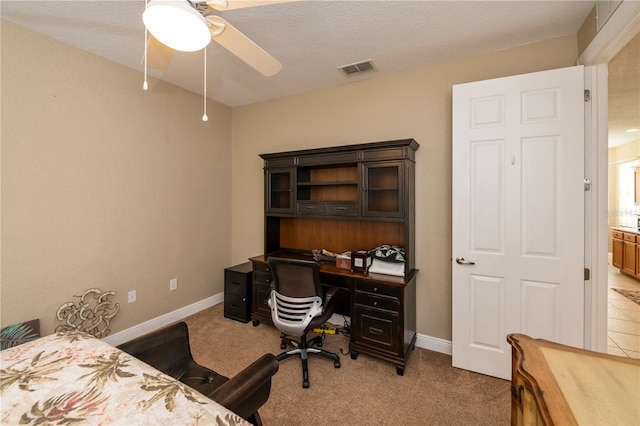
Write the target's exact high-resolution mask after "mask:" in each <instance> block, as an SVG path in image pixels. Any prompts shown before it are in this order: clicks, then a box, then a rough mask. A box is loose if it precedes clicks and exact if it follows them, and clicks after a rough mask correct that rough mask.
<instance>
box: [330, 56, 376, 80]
mask: <svg viewBox="0 0 640 426" xmlns="http://www.w3.org/2000/svg"><path fill="white" fill-rule="evenodd" d="M338 69H339V70H340V71H342V72H343V73H344V75H346V76H351V75H355V74H361V73H363V72H367V71H375V69H376V67H375V66H374V65H373V61H372V60H371V59H367V60H366V61H362V62H358V63H355V64H349V65H343V66H341V67H338Z"/></svg>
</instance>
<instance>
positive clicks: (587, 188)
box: [584, 178, 591, 191]
mask: <svg viewBox="0 0 640 426" xmlns="http://www.w3.org/2000/svg"><path fill="white" fill-rule="evenodd" d="M584 190H585V191H591V179H589V178H584Z"/></svg>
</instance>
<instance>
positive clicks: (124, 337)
mask: <svg viewBox="0 0 640 426" xmlns="http://www.w3.org/2000/svg"><path fill="white" fill-rule="evenodd" d="M222 302H224V293H218V294H215V295H213V296H211V297H207V298H206V299H203V300H200V301H198V302H195V303H192V304H191V305H187V306H184V307H182V308H180V309H176V310H175V311H172V312H169V313H166V314H164V315H160V316H159V317H156V318H153V319H150V320H149V321H145V322H143V323H141V324H138V325H134V326H133V327H131V328H127V329H126V330H122V331H119V332H117V333H115V334H112V335H111V336H107V337H105V338H104V339H102V340H103V341H105V342H106V343H108V344H110V345H113V346H118V345H121V344H123V343H124V342H128V341H129V340H132V339H135V338H136V337H140V336H143V335H145V334H147V333H151V332H152V331H154V330H157V329H159V328H162V327H164V326H167V325H169V324H173V323H174V322H176V321H180V320H181V319H183V318H186V317H188V316H189V315H193V314H195V313H197V312H200V311H202V310H203V309H207V308H210V307H212V306H215V305H217V304H219V303H222Z"/></svg>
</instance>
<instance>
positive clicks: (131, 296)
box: [128, 290, 136, 303]
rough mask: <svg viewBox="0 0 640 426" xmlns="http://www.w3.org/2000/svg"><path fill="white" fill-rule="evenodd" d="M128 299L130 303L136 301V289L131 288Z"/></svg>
mask: <svg viewBox="0 0 640 426" xmlns="http://www.w3.org/2000/svg"><path fill="white" fill-rule="evenodd" d="M128 301H129V303H133V302H135V301H136V291H135V290H131V291H130V292H129V295H128Z"/></svg>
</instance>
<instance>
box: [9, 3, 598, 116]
mask: <svg viewBox="0 0 640 426" xmlns="http://www.w3.org/2000/svg"><path fill="white" fill-rule="evenodd" d="M231 1H234V0H231ZM240 1H242V0H240ZM594 4H595V2H594V1H550V2H544V1H496V2H489V1H466V2H465V1H397V0H396V1H297V2H292V3H282V4H273V5H267V6H261V7H253V8H245V9H237V10H230V11H227V12H221V13H220V14H221V15H222V16H223V17H224V18H225V19H226V20H227V21H229V22H230V23H231V24H232V25H234V26H235V27H236V28H238V29H239V30H241V31H243V32H244V33H245V34H246V35H248V36H249V37H250V38H251V39H253V40H254V41H255V42H256V43H258V44H259V45H260V46H261V47H262V48H264V49H265V50H266V51H267V52H269V53H270V54H271V55H272V56H274V57H275V58H276V59H278V60H279V61H280V62H281V63H282V64H283V70H282V71H281V72H280V73H279V74H277V75H276V76H274V77H263V76H262V75H260V74H258V73H257V72H256V71H254V70H253V69H252V68H250V67H249V66H247V65H246V64H245V63H244V62H242V61H240V60H239V59H237V58H236V57H235V56H234V55H233V54H231V53H229V52H228V51H227V50H225V49H224V48H223V47H221V46H219V45H218V44H217V43H215V42H212V43H211V44H210V45H209V48H208V51H207V56H208V61H207V68H208V76H207V89H208V95H209V97H210V98H212V99H214V100H217V101H219V102H222V103H224V104H226V105H229V106H238V105H244V104H249V103H254V102H259V101H263V100H267V99H273V98H277V97H282V96H286V95H291V94H295V93H302V92H307V91H310V90H314V89H319V88H323V87H329V86H335V85H339V84H345V83H347V82H351V81H353V80H354V79H362V78H370V77H373V76H375V75H380V74H382V73H391V72H397V71H401V70H405V69H409V68H415V67H419V66H423V65H427V64H431V63H436V62H440V61H444V60H447V59H452V58H459V57H464V56H469V55H475V54H480V53H485V52H491V51H496V50H500V49H505V48H508V47H511V46H516V45H520V44H525V43H530V42H534V41H539V40H543V39H547V38H552V37H558V36H561V35H565V34H572V33H575V32H577V30H578V29H579V28H580V26H581V25H582V22H583V21H584V19H585V17H586V16H587V15H588V14H589V12H590V11H591V9H592V8H593V6H594ZM0 5H1V6H0V7H1V9H0V13H1V14H2V18H3V19H7V20H9V21H12V22H14V23H17V24H19V25H22V26H24V27H26V28H29V29H31V30H34V31H36V32H40V33H43V34H47V35H49V36H51V37H53V38H56V39H58V40H61V41H63V42H65V43H68V44H71V45H73V46H76V47H79V48H81V49H84V50H87V51H90V52H93V53H95V54H97V55H100V56H103V57H105V58H108V59H110V60H112V61H115V62H118V63H121V64H123V65H126V66H127V67H130V68H134V69H136V70H141V65H140V63H141V57H142V53H143V47H144V26H143V24H142V19H141V16H142V12H143V10H144V7H145V2H144V0H135V1H46V0H45V1H37V2H36V1H24V0H23V1H11V0H2V1H1V2H0ZM366 59H372V60H373V62H374V63H375V65H376V68H377V71H375V72H374V73H370V74H364V75H361V76H356V77H345V76H344V75H343V74H341V73H340V72H338V71H337V67H339V66H342V65H346V64H351V63H354V62H360V61H362V60H366ZM202 64H203V55H202V52H195V53H179V52H178V53H176V55H175V56H174V58H173V61H172V63H171V65H170V67H169V68H168V69H167V70H164V71H151V72H150V74H152V75H154V76H156V77H159V78H162V79H163V80H165V81H168V82H171V83H173V84H176V85H178V86H181V87H184V88H186V89H188V90H190V91H193V92H196V93H201V92H202V87H203V81H202V74H203V70H202ZM141 79H142V76H141Z"/></svg>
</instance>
